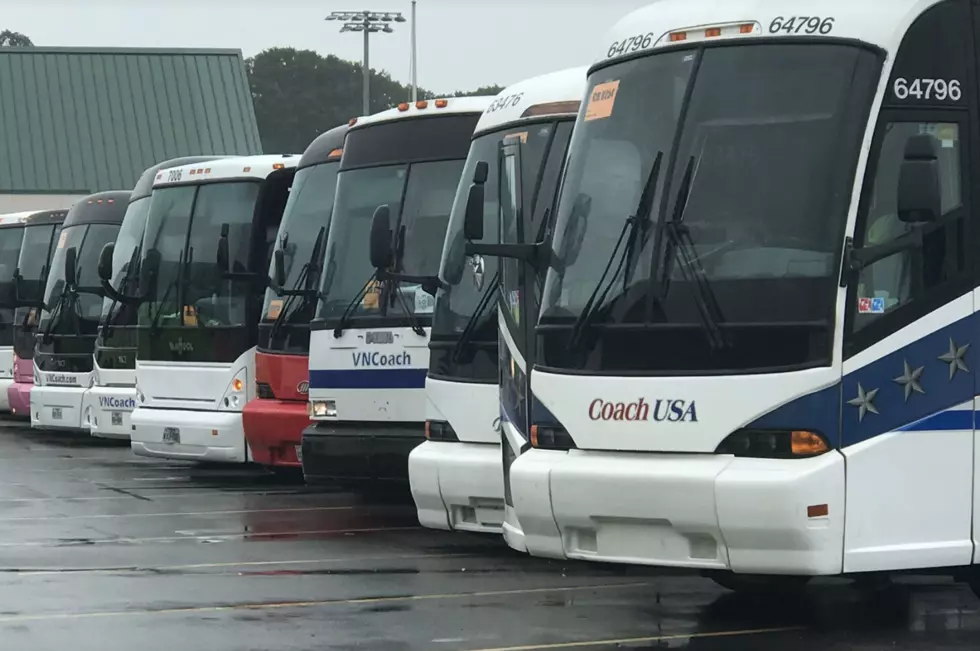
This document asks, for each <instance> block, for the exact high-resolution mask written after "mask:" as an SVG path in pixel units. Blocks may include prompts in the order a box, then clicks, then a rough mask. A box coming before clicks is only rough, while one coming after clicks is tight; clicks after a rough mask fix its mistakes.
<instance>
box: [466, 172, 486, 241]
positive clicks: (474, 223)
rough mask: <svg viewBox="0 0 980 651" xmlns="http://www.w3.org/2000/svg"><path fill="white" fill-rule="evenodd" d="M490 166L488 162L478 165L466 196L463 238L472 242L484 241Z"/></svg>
mask: <svg viewBox="0 0 980 651" xmlns="http://www.w3.org/2000/svg"><path fill="white" fill-rule="evenodd" d="M489 169H490V166H489V165H487V163H486V161H480V162H479V163H477V164H476V170H474V172H473V183H472V185H470V191H469V194H467V195H466V212H465V214H464V216H463V237H464V238H465V239H466V240H468V241H471V242H478V241H480V240H482V239H483V202H484V193H485V185H486V182H487V175H488V174H489Z"/></svg>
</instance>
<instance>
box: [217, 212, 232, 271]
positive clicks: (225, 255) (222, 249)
mask: <svg viewBox="0 0 980 651" xmlns="http://www.w3.org/2000/svg"><path fill="white" fill-rule="evenodd" d="M230 257H231V255H230V253H229V252H228V224H222V225H221V237H219V238H218V258H217V261H218V270H219V271H221V272H222V273H228V271H229V270H230V268H231V263H230V261H229V258H230Z"/></svg>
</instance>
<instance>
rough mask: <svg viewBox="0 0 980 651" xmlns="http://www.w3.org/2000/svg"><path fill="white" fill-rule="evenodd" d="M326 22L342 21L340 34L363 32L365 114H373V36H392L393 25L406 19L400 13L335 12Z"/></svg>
mask: <svg viewBox="0 0 980 651" xmlns="http://www.w3.org/2000/svg"><path fill="white" fill-rule="evenodd" d="M326 20H340V21H343V25H342V26H341V28H340V33H341V34H343V33H345V32H361V33H362V34H364V66H363V67H364V98H363V114H364V115H369V114H370V113H371V65H370V55H371V45H370V38H371V34H377V33H382V34H391V33H392V32H394V31H395V30H394V29H393V28H392V27H391V23H393V22H394V23H404V22H405V17H404V16H402V15H401V12H398V11H366V10H365V11H334V12H331V14H330V15H329V16H327V17H326Z"/></svg>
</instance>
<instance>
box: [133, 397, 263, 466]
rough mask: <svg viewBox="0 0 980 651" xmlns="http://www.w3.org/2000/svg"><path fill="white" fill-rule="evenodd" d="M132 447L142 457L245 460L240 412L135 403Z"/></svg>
mask: <svg viewBox="0 0 980 651" xmlns="http://www.w3.org/2000/svg"><path fill="white" fill-rule="evenodd" d="M130 419H131V423H132V433H131V439H130V440H131V443H130V445H131V447H132V449H133V452H134V453H135V454H137V455H139V456H142V457H156V458H162V459H180V460H184V461H209V462H219V463H245V462H246V461H247V460H248V452H247V448H246V445H245V432H244V430H243V429H242V414H241V412H237V411H190V410H184V409H152V408H147V407H137V408H136V409H135V410H133V413H132V415H131V416H130Z"/></svg>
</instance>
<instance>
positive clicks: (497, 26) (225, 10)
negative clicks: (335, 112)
mask: <svg viewBox="0 0 980 651" xmlns="http://www.w3.org/2000/svg"><path fill="white" fill-rule="evenodd" d="M651 2H652V0H565V1H562V0H523V1H520V0H496V1H491V0H418V5H417V7H418V10H417V11H418V43H419V79H418V82H419V85H420V86H422V87H424V88H427V89H430V90H433V91H435V92H437V93H438V92H448V91H453V90H464V89H465V90H468V89H473V88H476V87H479V86H484V85H488V84H501V85H507V84H510V83H513V82H516V81H520V80H521V79H525V78H527V77H532V76H534V75H538V74H543V73H546V72H551V71H553V70H559V69H561V68H567V67H571V66H576V65H585V64H588V63H591V62H592V61H593V60H594V59H595V58H596V57H597V55H598V54H599V52H600V50H601V49H603V46H604V45H605V46H608V44H607V43H606V40H607V39H606V36H605V32H606V30H608V28H609V27H610V26H611V25H612V24H614V23H615V22H616V21H618V20H619V19H620V18H621V17H622V16H624V15H625V14H627V13H628V12H630V11H632V10H633V9H636V8H638V7H642V6H644V5H647V4H651ZM363 9H369V10H371V11H401V12H402V13H403V14H404V15H405V17H406V18H408V17H409V13H410V11H411V2H410V0H351V1H349V2H348V1H347V0H319V1H318V0H266V1H261V2H260V1H258V0H156V1H151V0H0V30H3V29H12V30H14V31H18V32H23V33H24V34H27V35H28V36H29V37H31V39H33V41H34V43H35V45H86V46H143V47H219V48H240V49H241V50H242V51H243V53H244V54H245V56H246V57H247V56H251V55H254V54H256V53H257V52H260V51H262V50H264V49H266V48H269V47H274V46H289V47H295V48H298V49H314V50H317V51H318V52H320V53H322V54H335V55H337V56H339V57H341V58H344V59H349V60H356V61H360V59H361V54H362V40H361V35H360V34H340V33H339V25H338V23H335V22H326V21H324V20H323V19H324V17H325V16H327V15H328V14H329V13H330V12H331V11H346V10H351V11H353V10H363ZM395 28H396V31H395V33H393V34H377V35H373V36H372V37H371V67H372V68H380V69H384V70H387V71H388V72H390V73H391V75H392V76H393V77H394V78H395V79H397V80H399V81H402V82H404V83H408V82H409V81H410V73H409V70H410V68H409V56H410V51H411V38H410V29H409V23H408V22H405V23H401V24H395Z"/></svg>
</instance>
